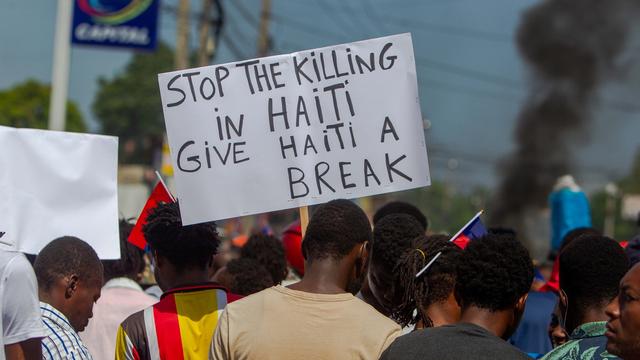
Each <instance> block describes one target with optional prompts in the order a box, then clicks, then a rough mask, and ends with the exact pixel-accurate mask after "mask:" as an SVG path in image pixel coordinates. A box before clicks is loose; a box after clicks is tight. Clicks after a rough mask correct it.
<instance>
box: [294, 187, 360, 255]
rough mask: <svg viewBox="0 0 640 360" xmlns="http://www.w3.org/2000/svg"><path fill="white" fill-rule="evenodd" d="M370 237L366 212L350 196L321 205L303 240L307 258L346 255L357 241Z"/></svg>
mask: <svg viewBox="0 0 640 360" xmlns="http://www.w3.org/2000/svg"><path fill="white" fill-rule="evenodd" d="M370 240H371V224H370V223H369V219H368V218H367V215H366V214H365V213H364V211H362V209H360V207H358V205H356V204H354V203H353V202H351V201H349V200H344V199H338V200H332V201H329V202H328V203H326V204H323V205H320V206H319V207H318V209H317V210H316V211H315V212H314V213H313V215H312V217H311V220H310V221H309V225H308V226H307V231H306V233H305V236H304V240H303V242H302V254H303V255H304V257H305V259H306V260H307V261H313V260H322V259H327V258H331V259H335V260H339V259H342V258H344V257H345V256H346V255H347V254H349V252H350V251H351V250H352V249H353V248H354V247H355V246H356V245H358V244H362V243H364V242H365V241H370Z"/></svg>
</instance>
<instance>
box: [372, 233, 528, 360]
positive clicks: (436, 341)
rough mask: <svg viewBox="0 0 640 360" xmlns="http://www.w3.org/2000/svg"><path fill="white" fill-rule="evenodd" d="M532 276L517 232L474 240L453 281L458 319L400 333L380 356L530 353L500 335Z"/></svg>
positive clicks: (510, 328)
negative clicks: (457, 304)
mask: <svg viewBox="0 0 640 360" xmlns="http://www.w3.org/2000/svg"><path fill="white" fill-rule="evenodd" d="M436 261H437V260H436ZM532 281H533V264H532V262H531V258H530V257H529V252H528V251H527V249H525V248H524V246H522V244H520V243H519V242H518V241H517V240H516V239H515V235H513V234H500V235H497V234H489V235H486V236H484V237H482V238H481V239H478V240H476V241H472V242H471V243H470V244H469V246H468V247H467V248H466V250H465V251H464V252H463V254H462V258H461V261H460V263H459V265H458V277H457V279H456V285H455V296H456V300H457V301H458V303H459V304H460V306H461V308H462V317H461V319H460V323H458V324H455V325H445V326H441V327H437V328H429V329H424V330H417V331H414V332H413V333H411V334H408V335H405V336H402V337H400V338H398V339H397V340H396V341H395V342H394V343H393V344H391V346H390V347H389V348H388V349H387V350H386V351H385V352H384V353H383V355H382V357H381V359H382V360H395V359H402V360H405V359H406V360H412V359H439V360H455V359H465V360H466V359H474V360H484V359H486V360H501V359H505V360H506V359H509V360H514V359H515V360H517V359H529V358H528V357H527V356H526V355H525V354H524V353H522V352H521V351H520V350H518V349H517V348H515V347H513V346H511V345H510V344H508V343H507V342H506V341H504V340H505V339H508V338H509V337H510V336H511V334H513V332H514V330H515V329H516V327H517V326H518V323H519V322H520V318H521V317H522V313H523V311H524V305H525V302H526V299H527V293H528V291H529V288H530V286H531V282H532Z"/></svg>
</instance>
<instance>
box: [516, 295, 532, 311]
mask: <svg viewBox="0 0 640 360" xmlns="http://www.w3.org/2000/svg"><path fill="white" fill-rule="evenodd" d="M528 297H529V293H526V294H524V295H522V296H520V298H519V299H518V302H516V311H517V312H518V313H520V314H522V313H523V312H524V307H525V306H526V304H527V298H528Z"/></svg>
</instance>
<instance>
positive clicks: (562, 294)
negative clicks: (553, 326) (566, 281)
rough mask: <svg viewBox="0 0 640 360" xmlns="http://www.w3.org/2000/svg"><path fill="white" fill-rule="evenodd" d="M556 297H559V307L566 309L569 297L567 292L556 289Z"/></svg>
mask: <svg viewBox="0 0 640 360" xmlns="http://www.w3.org/2000/svg"><path fill="white" fill-rule="evenodd" d="M558 297H559V299H560V308H561V309H566V308H567V307H568V306H569V297H568V296H567V293H566V292H564V290H562V289H560V291H558ZM563 311H564V310H563Z"/></svg>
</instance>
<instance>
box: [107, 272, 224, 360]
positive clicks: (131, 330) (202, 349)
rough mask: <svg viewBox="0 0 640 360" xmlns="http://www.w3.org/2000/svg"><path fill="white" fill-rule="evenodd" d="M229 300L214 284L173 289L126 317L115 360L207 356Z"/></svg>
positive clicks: (198, 357) (172, 359) (176, 358)
mask: <svg viewBox="0 0 640 360" xmlns="http://www.w3.org/2000/svg"><path fill="white" fill-rule="evenodd" d="M228 300H229V301H231V296H229V297H228V296H227V292H226V291H225V289H224V288H222V287H219V286H216V285H214V284H206V285H199V286H189V287H182V288H176V289H173V290H170V291H167V292H165V293H164V294H163V295H162V297H161V299H160V302H158V303H157V304H155V305H153V306H152V307H149V308H147V309H145V310H143V311H140V312H137V313H135V314H133V315H131V316H130V317H129V318H127V319H126V320H125V321H124V322H123V323H122V324H121V325H120V328H119V329H118V335H117V340H116V360H121V359H130V360H147V359H149V360H150V359H154V360H155V359H171V360H181V359H208V355H209V348H210V345H211V339H212V338H213V332H214V330H215V328H216V325H217V324H218V319H219V318H220V314H221V313H222V310H223V309H224V308H225V306H226V305H227V301H228Z"/></svg>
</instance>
